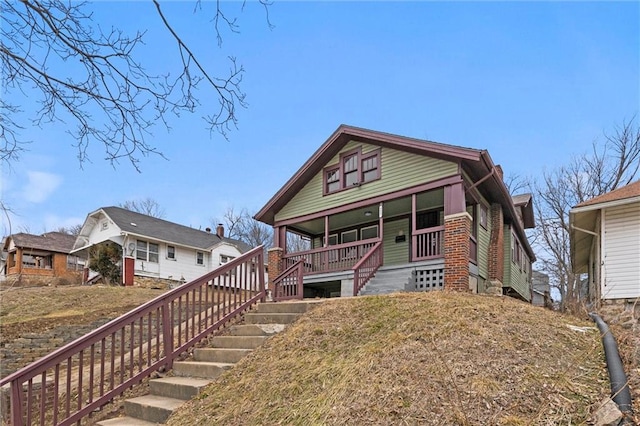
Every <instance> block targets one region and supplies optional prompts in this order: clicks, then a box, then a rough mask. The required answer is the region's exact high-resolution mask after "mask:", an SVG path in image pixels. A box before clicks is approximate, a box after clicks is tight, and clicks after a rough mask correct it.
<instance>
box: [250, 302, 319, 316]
mask: <svg viewBox="0 0 640 426" xmlns="http://www.w3.org/2000/svg"><path fill="white" fill-rule="evenodd" d="M317 303H319V302H318V301H304V302H300V301H295V302H265V303H259V304H258V307H257V309H256V312H257V313H260V314H283V313H289V314H303V313H305V312H307V311H308V310H310V309H313V308H314V307H315V305H316V304H317Z"/></svg>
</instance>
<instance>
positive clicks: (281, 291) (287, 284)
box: [273, 259, 305, 302]
mask: <svg viewBox="0 0 640 426" xmlns="http://www.w3.org/2000/svg"><path fill="white" fill-rule="evenodd" d="M304 261H305V259H300V260H298V261H296V262H295V263H294V264H293V265H291V266H289V267H288V268H287V269H285V270H284V271H283V272H282V273H281V274H280V275H278V276H277V277H276V278H274V280H273V300H274V301H276V302H279V301H283V300H294V299H298V300H302V299H303V297H304V294H303V292H304V291H303V276H304Z"/></svg>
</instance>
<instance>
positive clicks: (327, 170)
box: [322, 164, 342, 195]
mask: <svg viewBox="0 0 640 426" xmlns="http://www.w3.org/2000/svg"><path fill="white" fill-rule="evenodd" d="M330 172H336V175H337V176H338V180H337V182H338V189H336V190H334V191H329V182H328V180H327V175H328V174H329V173H330ZM331 183H335V182H331ZM341 190H342V181H341V180H340V164H334V165H333V166H328V167H325V168H324V169H323V170H322V195H327V194H335V193H336V192H339V191H341Z"/></svg>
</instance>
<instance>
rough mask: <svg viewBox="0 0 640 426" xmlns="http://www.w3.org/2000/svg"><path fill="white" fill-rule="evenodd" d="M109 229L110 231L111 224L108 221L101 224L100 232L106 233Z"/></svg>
mask: <svg viewBox="0 0 640 426" xmlns="http://www.w3.org/2000/svg"><path fill="white" fill-rule="evenodd" d="M107 229H109V222H108V221H106V220H105V221H102V223H100V230H101V231H106V230H107Z"/></svg>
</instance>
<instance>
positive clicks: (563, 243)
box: [531, 117, 640, 307]
mask: <svg viewBox="0 0 640 426" xmlns="http://www.w3.org/2000/svg"><path fill="white" fill-rule="evenodd" d="M639 169H640V127H638V126H636V125H635V117H634V118H633V119H631V120H629V121H624V122H623V123H622V125H621V126H617V127H615V131H614V134H613V135H607V134H606V133H605V141H604V143H601V144H599V143H597V142H594V143H593V144H592V147H591V151H590V153H585V154H582V155H580V156H577V157H574V158H572V159H571V160H570V162H569V163H568V164H567V165H565V166H562V167H559V168H558V169H556V170H554V171H551V172H545V173H543V176H542V180H540V181H537V182H533V184H532V190H531V191H532V192H533V193H534V197H535V200H536V202H535V204H534V206H535V209H536V220H537V223H536V228H535V229H534V230H533V237H534V238H533V241H534V246H535V247H536V249H537V251H538V254H539V256H538V260H539V261H540V262H541V264H542V266H541V267H540V268H539V269H541V270H542V271H544V272H546V273H547V274H549V278H550V284H551V285H552V286H554V287H555V288H557V289H558V291H559V292H560V296H561V299H562V301H561V302H562V306H563V307H567V306H570V305H574V306H575V305H576V304H578V303H581V302H584V300H583V296H584V291H583V289H582V288H581V281H580V278H581V277H580V276H579V275H576V274H574V273H573V272H572V270H571V253H570V242H569V231H570V229H569V211H570V210H571V208H572V207H574V206H575V205H577V204H580V203H582V202H584V201H587V200H589V199H591V198H594V197H596V196H598V195H602V194H605V193H607V192H610V191H612V190H614V189H616V188H619V187H621V186H624V185H627V184H629V183H631V182H632V181H634V180H636V179H638V171H639Z"/></svg>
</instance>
